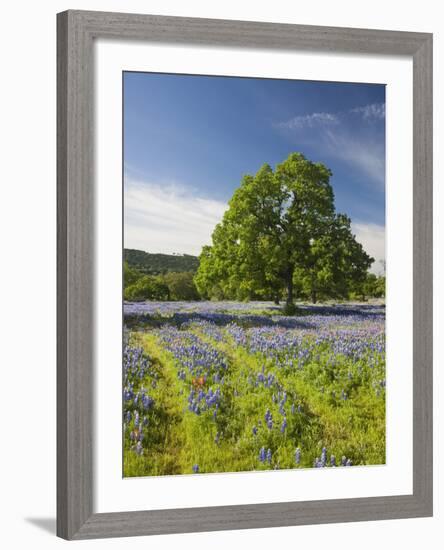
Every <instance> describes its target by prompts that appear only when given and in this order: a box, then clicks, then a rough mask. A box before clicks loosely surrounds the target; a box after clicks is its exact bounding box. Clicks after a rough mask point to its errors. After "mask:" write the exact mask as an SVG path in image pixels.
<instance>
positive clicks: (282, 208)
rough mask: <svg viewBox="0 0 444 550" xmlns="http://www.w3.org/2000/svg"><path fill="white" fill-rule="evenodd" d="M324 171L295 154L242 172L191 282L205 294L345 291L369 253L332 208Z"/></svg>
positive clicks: (289, 295)
mask: <svg viewBox="0 0 444 550" xmlns="http://www.w3.org/2000/svg"><path fill="white" fill-rule="evenodd" d="M330 176H331V172H330V170H329V169H328V168H326V167H325V166H324V165H323V164H321V163H313V162H311V161H309V160H307V159H306V158H305V157H304V156H303V155H302V154H300V153H292V154H290V156H289V157H288V158H287V160H285V161H284V162H282V163H281V164H279V165H278V166H277V167H276V169H275V171H274V172H273V170H272V169H271V167H270V166H269V165H267V164H265V165H264V166H262V168H261V169H260V170H259V171H258V172H257V174H256V175H255V176H251V175H246V176H244V178H243V179H242V182H241V185H240V186H239V187H238V189H236V191H235V192H234V194H233V197H232V198H231V200H230V201H229V208H228V210H227V211H226V212H225V214H224V217H223V219H222V222H221V223H219V224H218V225H217V226H216V228H215V229H214V232H213V235H212V245H211V246H206V247H204V248H203V250H202V253H201V255H200V257H199V261H200V264H199V269H198V271H197V274H196V276H195V283H196V287H197V289H198V291H199V293H200V294H201V295H202V296H203V297H206V298H216V299H220V298H229V299H238V300H246V299H250V300H251V299H255V298H262V299H273V300H275V301H278V300H279V299H280V297H281V296H282V295H283V294H284V293H285V294H286V301H287V304H292V303H293V300H294V297H295V290H296V291H297V290H300V291H302V292H305V293H308V294H309V295H310V296H311V298H312V300H313V301H314V302H316V301H317V299H318V297H319V296H320V295H322V296H324V295H325V296H327V297H337V296H347V294H348V292H349V290H350V288H351V286H352V284H354V283H357V282H359V281H363V280H364V279H365V276H366V272H367V270H368V268H369V267H370V265H371V263H372V262H373V259H372V258H370V257H369V256H368V255H367V254H366V253H365V251H364V250H363V248H362V246H361V245H360V244H359V243H357V242H356V240H355V238H354V236H353V235H352V233H351V229H350V219H349V218H348V217H347V216H344V215H342V214H336V213H335V208H334V197H333V190H332V187H331V185H330Z"/></svg>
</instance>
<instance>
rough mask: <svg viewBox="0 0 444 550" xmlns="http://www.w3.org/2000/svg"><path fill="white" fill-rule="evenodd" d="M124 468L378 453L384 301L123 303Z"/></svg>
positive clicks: (317, 463) (187, 470) (283, 462)
mask: <svg viewBox="0 0 444 550" xmlns="http://www.w3.org/2000/svg"><path fill="white" fill-rule="evenodd" d="M124 324H125V330H124V349H123V369H124V372H123V430H124V476H125V477H131V476H157V475H174V474H193V473H194V474H199V473H206V472H236V471H251V470H267V469H288V468H313V467H316V468H323V467H350V466H361V465H370V464H384V463H385V379H386V375H385V308H384V306H383V305H382V304H373V305H371V304H350V303H348V304H339V305H325V304H324V305H316V306H313V305H303V304H302V305H301V304H298V310H297V313H296V315H294V316H285V315H283V314H282V310H281V308H279V306H276V305H274V304H273V303H271V302H249V303H248V302H246V303H244V302H207V301H199V302H152V301H150V302H125V303H124Z"/></svg>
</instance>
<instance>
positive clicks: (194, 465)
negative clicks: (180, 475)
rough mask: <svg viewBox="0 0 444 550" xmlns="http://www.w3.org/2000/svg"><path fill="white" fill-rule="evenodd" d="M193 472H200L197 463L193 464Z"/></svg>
mask: <svg viewBox="0 0 444 550" xmlns="http://www.w3.org/2000/svg"><path fill="white" fill-rule="evenodd" d="M193 472H194V473H195V474H198V473H199V466H198V465H197V464H193Z"/></svg>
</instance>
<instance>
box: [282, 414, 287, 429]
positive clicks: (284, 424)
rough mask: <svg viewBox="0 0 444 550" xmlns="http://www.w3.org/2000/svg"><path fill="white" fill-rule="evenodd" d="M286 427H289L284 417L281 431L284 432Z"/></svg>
mask: <svg viewBox="0 0 444 550" xmlns="http://www.w3.org/2000/svg"><path fill="white" fill-rule="evenodd" d="M286 428H287V419H286V418H285V417H284V420H283V421H282V424H281V432H282V433H284V432H285V429H286Z"/></svg>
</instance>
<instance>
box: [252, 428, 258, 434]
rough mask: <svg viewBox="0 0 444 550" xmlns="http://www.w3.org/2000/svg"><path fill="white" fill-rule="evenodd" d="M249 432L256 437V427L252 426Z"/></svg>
mask: <svg viewBox="0 0 444 550" xmlns="http://www.w3.org/2000/svg"><path fill="white" fill-rule="evenodd" d="M251 431H252V432H253V435H257V427H256V426H253V428H252V430H251Z"/></svg>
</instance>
